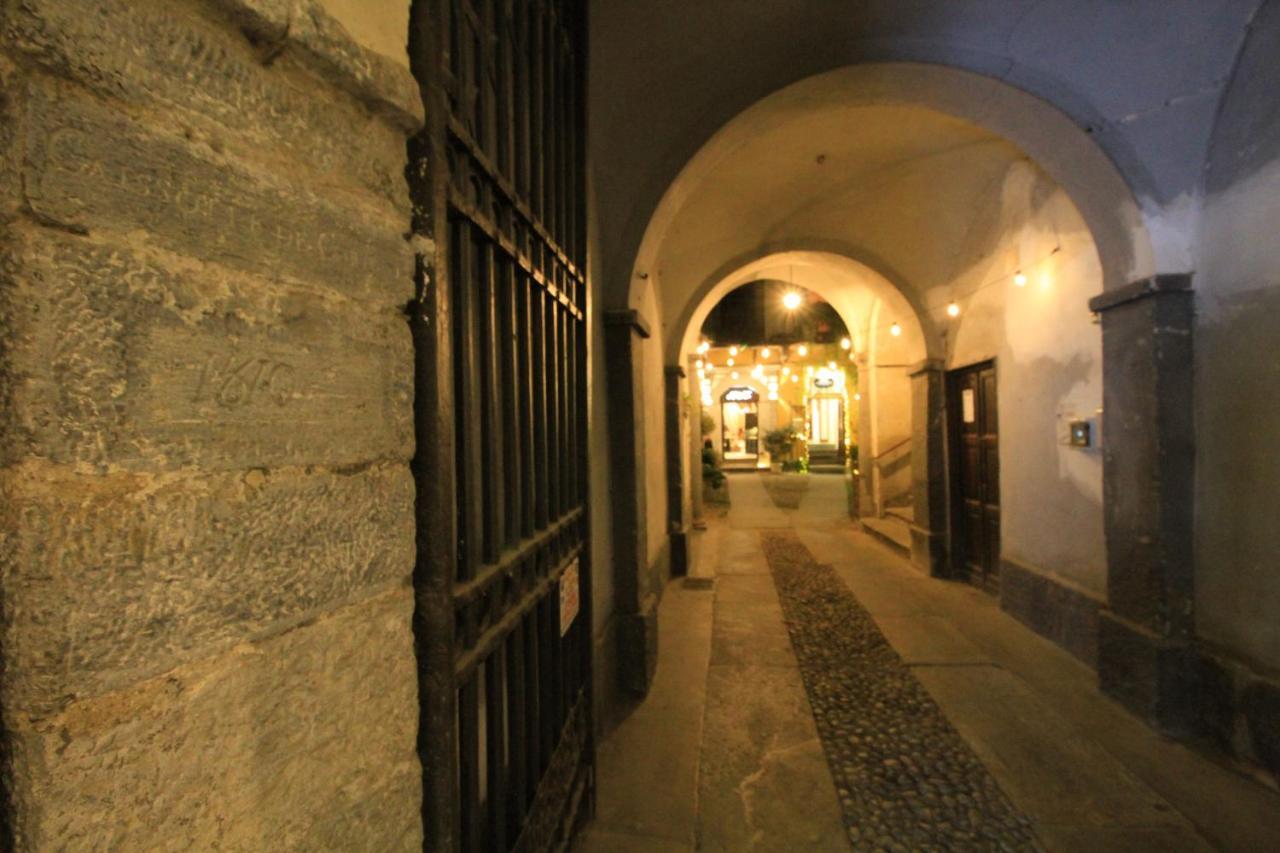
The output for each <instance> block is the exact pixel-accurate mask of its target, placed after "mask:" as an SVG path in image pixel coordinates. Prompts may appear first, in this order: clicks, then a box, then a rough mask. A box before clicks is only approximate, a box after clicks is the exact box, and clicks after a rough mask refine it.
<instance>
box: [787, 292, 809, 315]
mask: <svg viewBox="0 0 1280 853" xmlns="http://www.w3.org/2000/svg"><path fill="white" fill-rule="evenodd" d="M803 301H804V300H803V299H802V298H801V296H800V294H799V293H797V292H796V291H794V290H789V291H787V293H786V295H785V296H783V297H782V307H783V308H786V309H787V310H788V311H794V310H796V309H797V308H799V307H800V303H801V302H803Z"/></svg>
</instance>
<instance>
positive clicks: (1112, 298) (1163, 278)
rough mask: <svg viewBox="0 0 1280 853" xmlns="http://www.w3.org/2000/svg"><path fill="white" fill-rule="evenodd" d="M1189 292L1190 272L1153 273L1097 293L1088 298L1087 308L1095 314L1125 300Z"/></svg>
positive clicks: (1132, 300) (1122, 303)
mask: <svg viewBox="0 0 1280 853" xmlns="http://www.w3.org/2000/svg"><path fill="white" fill-rule="evenodd" d="M1190 292H1191V274H1190V273H1170V274H1166V275H1154V276H1151V277H1150V278H1144V279H1139V280H1138V281H1135V282H1131V283H1129V284H1126V285H1125V286H1124V287H1117V288H1115V289H1114V290H1108V291H1105V292H1103V293H1100V294H1098V295H1097V296H1095V297H1093V298H1092V299H1090V300H1089V310H1090V311H1093V312H1094V313H1095V314H1096V313H1100V312H1102V311H1108V310H1110V309H1112V308H1115V307H1117V306H1119V305H1124V304H1125V303H1127V302H1136V301H1137V300H1139V299H1146V298H1147V297H1149V296H1159V295H1162V294H1167V293H1190Z"/></svg>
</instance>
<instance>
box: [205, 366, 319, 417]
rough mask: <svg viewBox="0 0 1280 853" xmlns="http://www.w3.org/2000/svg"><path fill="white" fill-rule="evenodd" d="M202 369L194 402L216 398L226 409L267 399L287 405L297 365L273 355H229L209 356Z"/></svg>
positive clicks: (277, 403) (215, 400)
mask: <svg viewBox="0 0 1280 853" xmlns="http://www.w3.org/2000/svg"><path fill="white" fill-rule="evenodd" d="M199 373H200V379H199V381H198V382H197V383H196V391H195V395H194V396H192V398H191V402H193V403H203V402H205V401H206V400H212V401H213V402H215V403H217V404H218V405H219V406H221V407H222V408H224V409H235V408H239V407H241V406H244V405H247V404H248V403H251V402H254V401H255V400H267V401H269V402H271V403H274V404H275V405H277V406H283V405H285V404H286V403H288V402H289V396H290V392H289V386H290V383H291V382H292V379H293V373H294V367H293V365H292V364H290V363H289V362H287V361H279V360H277V359H273V358H267V357H262V356H249V357H248V358H245V357H243V356H241V355H228V356H225V357H221V358H219V357H216V356H215V357H214V358H210V359H208V360H206V361H205V362H204V363H203V364H201V365H200V368H199Z"/></svg>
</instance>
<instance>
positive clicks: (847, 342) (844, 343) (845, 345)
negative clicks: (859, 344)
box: [840, 338, 853, 349]
mask: <svg viewBox="0 0 1280 853" xmlns="http://www.w3.org/2000/svg"><path fill="white" fill-rule="evenodd" d="M851 346H853V341H851V340H849V339H848V338H841V339H840V349H848V348H849V347H851Z"/></svg>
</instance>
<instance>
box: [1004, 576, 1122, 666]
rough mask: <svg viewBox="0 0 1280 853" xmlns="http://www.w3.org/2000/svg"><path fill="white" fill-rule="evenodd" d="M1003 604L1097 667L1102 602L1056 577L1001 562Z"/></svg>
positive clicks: (1027, 624)
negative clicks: (1099, 614)
mask: <svg viewBox="0 0 1280 853" xmlns="http://www.w3.org/2000/svg"><path fill="white" fill-rule="evenodd" d="M1000 606H1001V608H1003V609H1004V610H1005V612H1007V613H1011V614H1013V616H1014V617H1015V618H1017V620H1018V621H1019V622H1021V623H1023V624H1024V625H1026V626H1027V627H1029V628H1031V629H1032V630H1033V631H1035V632H1036V633H1037V634H1039V635H1040V636H1042V637H1047V638H1048V639H1050V640H1052V641H1053V642H1055V643H1057V644H1058V645H1060V646H1062V647H1063V648H1064V649H1066V650H1067V651H1069V652H1070V653H1071V654H1073V655H1075V656H1076V657H1077V658H1079V659H1080V660H1081V661H1082V662H1084V663H1086V664H1088V665H1089V666H1090V667H1092V668H1094V669H1096V668H1097V666H1098V612H1099V611H1100V610H1101V609H1102V607H1103V603H1102V602H1101V601H1100V600H1099V599H1098V598H1096V597H1092V596H1089V595H1086V594H1085V593H1084V592H1082V591H1081V590H1078V589H1073V588H1072V587H1069V586H1067V585H1066V584H1064V583H1061V582H1060V581H1058V580H1056V579H1054V578H1053V577H1051V576H1049V575H1047V574H1044V573H1042V572H1038V571H1036V570H1034V569H1031V568H1028V567H1026V566H1023V565H1020V564H1019V563H1017V562H1014V561H1013V560H1009V559H1004V560H1001V561H1000Z"/></svg>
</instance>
